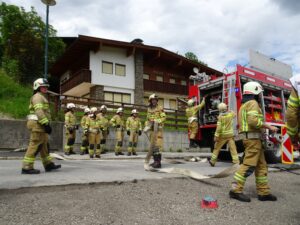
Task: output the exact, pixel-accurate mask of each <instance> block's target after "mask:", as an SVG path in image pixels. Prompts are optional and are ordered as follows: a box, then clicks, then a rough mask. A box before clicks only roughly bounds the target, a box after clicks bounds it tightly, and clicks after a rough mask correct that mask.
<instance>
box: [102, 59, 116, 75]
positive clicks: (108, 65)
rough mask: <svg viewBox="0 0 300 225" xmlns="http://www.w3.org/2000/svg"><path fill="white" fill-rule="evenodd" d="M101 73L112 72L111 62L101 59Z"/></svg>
mask: <svg viewBox="0 0 300 225" xmlns="http://www.w3.org/2000/svg"><path fill="white" fill-rule="evenodd" d="M102 73H106V74H113V63H111V62H106V61H102Z"/></svg>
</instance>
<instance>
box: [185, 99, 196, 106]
mask: <svg viewBox="0 0 300 225" xmlns="http://www.w3.org/2000/svg"><path fill="white" fill-rule="evenodd" d="M194 103H195V101H194V99H190V100H188V102H187V104H188V106H193V105H194Z"/></svg>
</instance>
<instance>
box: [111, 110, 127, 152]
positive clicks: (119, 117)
mask: <svg viewBox="0 0 300 225" xmlns="http://www.w3.org/2000/svg"><path fill="white" fill-rule="evenodd" d="M110 123H111V125H112V126H113V127H115V128H116V141H117V142H116V146H115V155H116V156H118V155H124V153H123V152H122V149H121V148H122V146H123V139H124V129H125V122H124V119H123V108H118V109H117V112H116V115H114V117H113V118H111V120H110Z"/></svg>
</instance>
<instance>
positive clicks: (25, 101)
mask: <svg viewBox="0 0 300 225" xmlns="http://www.w3.org/2000/svg"><path fill="white" fill-rule="evenodd" d="M31 96H32V88H31V87H29V86H23V85H20V84H18V83H16V82H15V81H14V80H13V79H12V78H10V77H9V76H7V75H6V74H5V73H4V72H3V71H2V70H0V112H1V113H3V114H5V115H9V116H11V117H13V118H15V119H24V118H25V117H26V115H27V114H28V112H29V110H28V106H29V100H30V97H31Z"/></svg>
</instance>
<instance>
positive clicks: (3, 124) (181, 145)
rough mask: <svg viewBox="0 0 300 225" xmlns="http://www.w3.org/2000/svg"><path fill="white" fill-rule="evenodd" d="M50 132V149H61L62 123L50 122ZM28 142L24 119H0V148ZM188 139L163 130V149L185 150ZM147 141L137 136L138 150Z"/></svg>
mask: <svg viewBox="0 0 300 225" xmlns="http://www.w3.org/2000/svg"><path fill="white" fill-rule="evenodd" d="M51 126H52V129H53V131H52V134H51V136H50V149H51V150H58V151H63V146H64V142H65V130H64V126H63V123H61V122H52V123H51ZM81 136H82V130H81V129H79V130H78V131H77V133H76V142H75V151H79V148H80V144H81ZM114 137H115V131H114V129H110V133H109V136H108V140H107V148H108V149H109V150H111V151H113V150H114V145H115V139H114ZM128 137H129V136H128V135H126V134H125V141H124V145H123V150H126V149H127V146H128ZM28 142H29V131H28V130H27V128H26V121H25V120H0V150H1V149H2V150H8V149H17V148H27V145H28ZM188 144H189V141H188V136H187V132H182V131H164V151H177V150H178V149H181V150H185V148H187V147H188ZM148 148H149V141H148V138H147V137H146V135H145V134H142V135H141V136H140V137H139V142H138V147H137V150H138V151H147V150H148Z"/></svg>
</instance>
